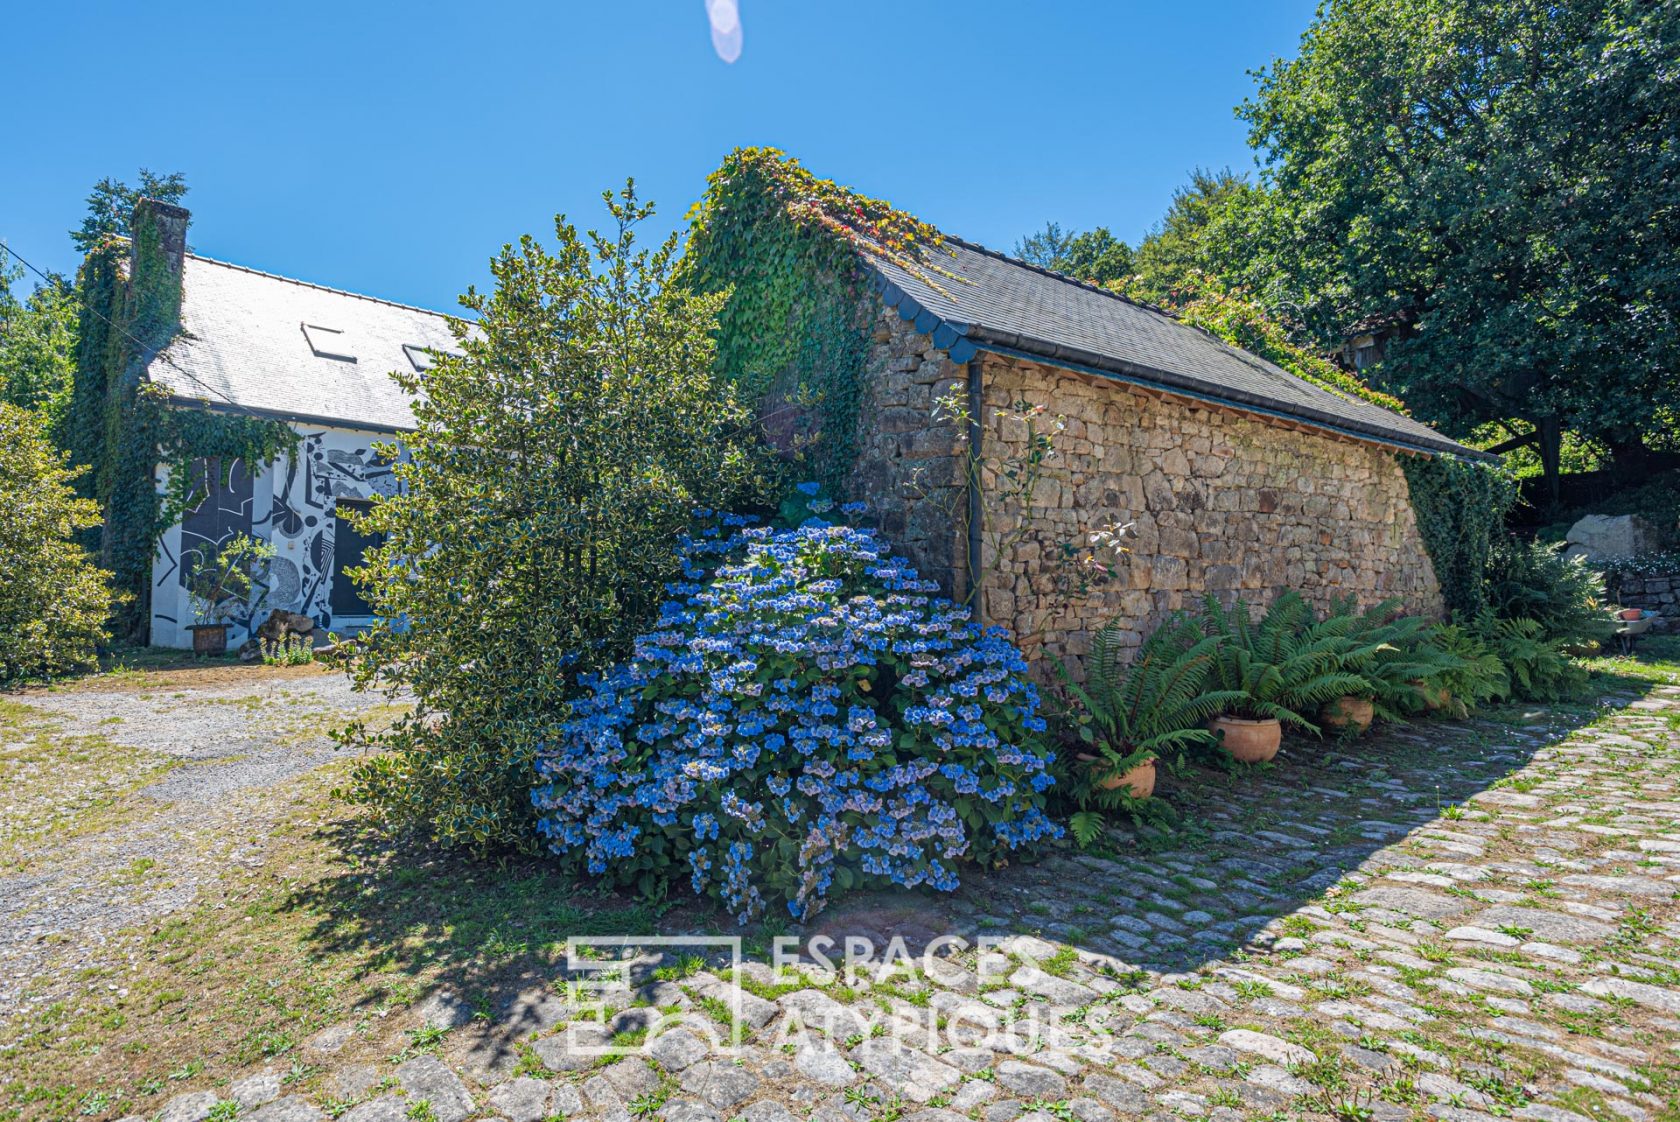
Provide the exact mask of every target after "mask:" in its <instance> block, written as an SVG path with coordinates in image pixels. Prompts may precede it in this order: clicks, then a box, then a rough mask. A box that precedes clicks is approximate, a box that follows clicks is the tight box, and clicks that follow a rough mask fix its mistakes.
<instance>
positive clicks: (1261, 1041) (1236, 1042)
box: [1219, 1029, 1318, 1066]
mask: <svg viewBox="0 0 1680 1122" xmlns="http://www.w3.org/2000/svg"><path fill="white" fill-rule="evenodd" d="M1219 1043H1221V1044H1223V1045H1225V1046H1226V1047H1227V1048H1235V1049H1236V1050H1237V1051H1239V1052H1252V1053H1253V1054H1254V1055H1256V1056H1259V1057H1261V1058H1262V1059H1267V1060H1271V1061H1272V1062H1273V1063H1276V1064H1281V1065H1284V1066H1287V1065H1289V1064H1310V1063H1313V1062H1314V1061H1315V1060H1317V1059H1318V1057H1317V1056H1315V1055H1313V1054H1312V1053H1311V1052H1310V1051H1308V1050H1307V1049H1305V1048H1303V1047H1301V1046H1300V1045H1299V1044H1291V1043H1290V1042H1289V1041H1287V1040H1281V1039H1279V1038H1278V1037H1275V1036H1268V1035H1266V1034H1265V1033H1263V1032H1255V1031H1253V1030H1252V1029H1232V1030H1231V1031H1229V1032H1222V1033H1220V1034H1219Z"/></svg>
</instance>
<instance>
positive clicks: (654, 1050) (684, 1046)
mask: <svg viewBox="0 0 1680 1122" xmlns="http://www.w3.org/2000/svg"><path fill="white" fill-rule="evenodd" d="M647 1050H648V1055H650V1056H652V1057H653V1058H654V1059H656V1060H658V1061H659V1066H660V1067H662V1068H664V1069H665V1070H666V1071H682V1070H684V1069H685V1068H688V1067H692V1066H693V1065H694V1064H697V1063H699V1062H700V1061H701V1060H703V1059H705V1058H706V1053H707V1052H709V1051H710V1050H711V1047H710V1045H708V1044H707V1043H706V1042H705V1041H704V1040H702V1039H701V1038H700V1037H699V1036H697V1035H696V1034H695V1033H693V1032H692V1031H690V1030H689V1029H685V1028H675V1029H671V1030H670V1031H669V1032H662V1033H660V1034H659V1035H658V1036H657V1037H655V1038H654V1039H653V1042H652V1043H651V1044H649V1045H648V1048H647Z"/></svg>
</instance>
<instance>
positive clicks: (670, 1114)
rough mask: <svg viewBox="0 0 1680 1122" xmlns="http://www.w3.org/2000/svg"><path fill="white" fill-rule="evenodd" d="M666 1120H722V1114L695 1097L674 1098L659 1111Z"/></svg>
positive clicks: (692, 1121)
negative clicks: (696, 1100)
mask: <svg viewBox="0 0 1680 1122" xmlns="http://www.w3.org/2000/svg"><path fill="white" fill-rule="evenodd" d="M659 1117H661V1118H663V1119H664V1120H665V1122H722V1116H721V1115H719V1114H718V1112H717V1111H715V1110H713V1109H712V1108H711V1107H709V1106H707V1105H706V1104H705V1103H697V1102H695V1101H694V1100H693V1099H673V1100H672V1101H670V1102H668V1103H666V1104H665V1106H664V1107H663V1108H662V1109H661V1110H660V1111H659Z"/></svg>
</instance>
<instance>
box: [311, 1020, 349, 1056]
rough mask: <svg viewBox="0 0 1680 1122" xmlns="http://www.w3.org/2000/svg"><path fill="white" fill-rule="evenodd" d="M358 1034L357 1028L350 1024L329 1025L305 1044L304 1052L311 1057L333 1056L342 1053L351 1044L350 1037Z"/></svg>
mask: <svg viewBox="0 0 1680 1122" xmlns="http://www.w3.org/2000/svg"><path fill="white" fill-rule="evenodd" d="M355 1032H356V1026H355V1025H352V1024H350V1023H348V1022H345V1023H342V1024H336V1025H328V1026H327V1027H326V1028H324V1029H322V1030H321V1031H320V1032H318V1033H316V1034H315V1035H314V1036H311V1037H310V1038H309V1039H308V1040H305V1041H304V1042H303V1050H304V1051H305V1052H306V1053H309V1054H310V1055H315V1056H331V1055H333V1054H334V1053H336V1052H339V1051H341V1050H342V1049H343V1048H344V1046H345V1045H346V1044H348V1043H349V1042H350V1037H351V1036H353V1035H354V1034H355Z"/></svg>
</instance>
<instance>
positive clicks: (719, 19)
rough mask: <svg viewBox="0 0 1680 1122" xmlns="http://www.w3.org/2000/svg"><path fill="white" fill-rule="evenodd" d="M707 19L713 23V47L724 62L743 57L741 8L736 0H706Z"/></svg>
mask: <svg viewBox="0 0 1680 1122" xmlns="http://www.w3.org/2000/svg"><path fill="white" fill-rule="evenodd" d="M706 19H707V21H708V22H709V23H710V24H711V25H712V49H713V50H714V51H716V52H717V56H718V57H719V58H721V59H722V60H723V61H724V62H734V61H735V60H736V59H738V58H740V57H741V8H740V5H739V4H738V3H737V2H736V0H706Z"/></svg>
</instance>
